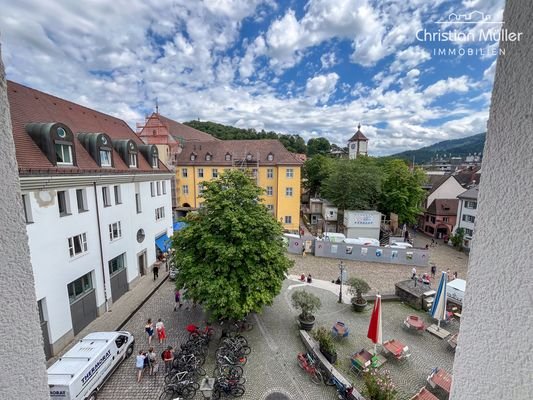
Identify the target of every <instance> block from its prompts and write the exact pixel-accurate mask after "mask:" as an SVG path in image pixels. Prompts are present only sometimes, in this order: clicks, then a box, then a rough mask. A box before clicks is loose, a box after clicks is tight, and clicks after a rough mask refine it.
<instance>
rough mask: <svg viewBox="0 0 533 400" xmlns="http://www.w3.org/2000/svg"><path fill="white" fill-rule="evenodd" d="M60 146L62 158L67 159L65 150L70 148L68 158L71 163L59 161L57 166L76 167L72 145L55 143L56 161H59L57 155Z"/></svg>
mask: <svg viewBox="0 0 533 400" xmlns="http://www.w3.org/2000/svg"><path fill="white" fill-rule="evenodd" d="M58 146H59V148H60V149H61V158H62V159H63V160H64V159H65V148H68V158H69V160H70V162H65V161H57V162H56V164H57V165H74V159H73V158H72V145H71V144H66V143H54V150H55V152H56V160H57V153H58V151H57V150H58Z"/></svg>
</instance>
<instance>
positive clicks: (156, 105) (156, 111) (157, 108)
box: [155, 97, 159, 114]
mask: <svg viewBox="0 0 533 400" xmlns="http://www.w3.org/2000/svg"><path fill="white" fill-rule="evenodd" d="M155 113H156V114H159V102H158V101H157V97H156V98H155Z"/></svg>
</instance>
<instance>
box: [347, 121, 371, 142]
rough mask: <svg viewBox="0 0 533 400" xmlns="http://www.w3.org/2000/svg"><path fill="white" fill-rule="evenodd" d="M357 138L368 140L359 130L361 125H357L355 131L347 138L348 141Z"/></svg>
mask: <svg viewBox="0 0 533 400" xmlns="http://www.w3.org/2000/svg"><path fill="white" fill-rule="evenodd" d="M358 140H368V138H367V137H366V136H365V135H363V132H361V125H359V126H358V127H357V132H355V134H354V135H353V136H352V137H351V138H350V140H348V142H356V141H358Z"/></svg>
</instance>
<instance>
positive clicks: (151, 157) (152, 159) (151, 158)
mask: <svg viewBox="0 0 533 400" xmlns="http://www.w3.org/2000/svg"><path fill="white" fill-rule="evenodd" d="M138 148H139V152H140V153H141V154H142V155H143V157H144V159H145V160H146V161H147V162H148V164H150V166H151V167H152V168H159V151H158V150H157V146H156V145H153V144H140V145H139V146H138Z"/></svg>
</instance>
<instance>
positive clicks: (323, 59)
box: [320, 51, 338, 69]
mask: <svg viewBox="0 0 533 400" xmlns="http://www.w3.org/2000/svg"><path fill="white" fill-rule="evenodd" d="M320 63H321V65H322V68H323V69H329V68H331V67H333V66H334V65H336V64H337V63H338V60H337V57H336V56H335V52H334V51H332V52H329V53H324V54H322V55H321V56H320Z"/></svg>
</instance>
